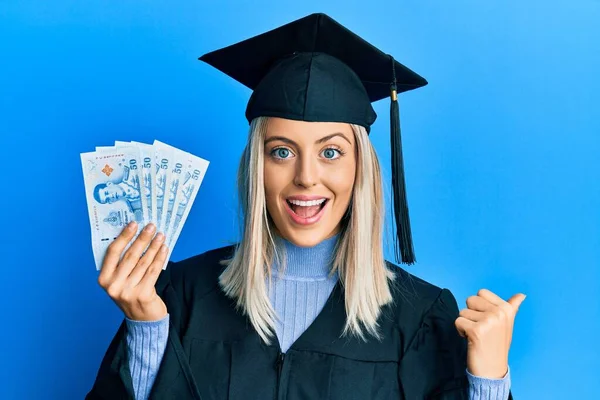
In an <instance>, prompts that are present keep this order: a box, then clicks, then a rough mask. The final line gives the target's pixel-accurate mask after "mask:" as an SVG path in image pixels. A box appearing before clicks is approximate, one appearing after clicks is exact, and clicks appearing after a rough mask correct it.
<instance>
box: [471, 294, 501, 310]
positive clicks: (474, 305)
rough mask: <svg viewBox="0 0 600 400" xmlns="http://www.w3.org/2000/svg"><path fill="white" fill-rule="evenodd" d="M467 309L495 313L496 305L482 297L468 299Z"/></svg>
mask: <svg viewBox="0 0 600 400" xmlns="http://www.w3.org/2000/svg"><path fill="white" fill-rule="evenodd" d="M467 307H468V308H470V309H471V310H475V311H494V310H495V309H496V307H497V306H496V305H495V304H492V303H490V302H489V301H488V300H486V299H484V298H483V297H480V296H469V297H467Z"/></svg>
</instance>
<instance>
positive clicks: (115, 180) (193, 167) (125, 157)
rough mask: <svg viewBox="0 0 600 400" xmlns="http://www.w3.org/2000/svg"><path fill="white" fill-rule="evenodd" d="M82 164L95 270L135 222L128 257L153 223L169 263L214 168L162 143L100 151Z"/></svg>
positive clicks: (125, 144) (123, 144) (84, 158)
mask: <svg viewBox="0 0 600 400" xmlns="http://www.w3.org/2000/svg"><path fill="white" fill-rule="evenodd" d="M81 162H82V167H83V176H84V184H85V191H86V201H87V205H88V214H89V220H90V226H91V230H92V250H93V253H94V261H95V263H96V269H98V270H99V269H101V267H102V262H103V260H104V256H105V254H106V249H107V248H108V245H109V244H110V243H112V241H113V240H114V239H115V238H116V237H117V236H118V235H119V234H120V233H121V231H122V230H123V228H124V227H125V226H126V225H127V224H128V223H129V222H130V221H132V220H134V221H136V222H137V223H138V232H137V233H136V235H135V236H134V238H133V240H131V241H130V243H129V244H128V245H127V246H126V248H125V250H124V251H126V250H127V249H128V248H129V246H130V245H131V243H133V241H134V240H135V238H136V237H137V235H139V233H140V232H141V229H143V227H144V226H145V225H146V224H148V223H153V224H155V225H156V227H157V230H156V232H163V234H164V235H165V244H166V245H167V246H168V247H169V253H168V257H167V262H168V260H169V258H170V256H171V252H172V251H173V248H174V247H175V244H176V243H177V239H178V238H179V235H180V234H181V230H182V228H183V225H184V223H185V221H186V219H187V216H188V214H189V212H190V209H191V206H192V204H193V202H194V200H195V198H196V195H197V193H198V190H199V188H200V184H201V183H202V179H203V178H204V174H205V173H206V170H207V168H208V165H209V162H208V161H206V160H204V159H202V158H200V157H197V156H194V155H192V154H190V153H188V152H185V151H183V150H179V149H177V148H175V147H173V146H170V145H168V144H166V143H163V142H160V141H158V140H156V141H154V143H153V144H151V145H150V144H146V143H140V142H123V141H116V142H115V144H114V146H97V147H96V151H95V152H90V153H82V154H81ZM167 262H165V264H164V266H163V269H164V268H166V266H167Z"/></svg>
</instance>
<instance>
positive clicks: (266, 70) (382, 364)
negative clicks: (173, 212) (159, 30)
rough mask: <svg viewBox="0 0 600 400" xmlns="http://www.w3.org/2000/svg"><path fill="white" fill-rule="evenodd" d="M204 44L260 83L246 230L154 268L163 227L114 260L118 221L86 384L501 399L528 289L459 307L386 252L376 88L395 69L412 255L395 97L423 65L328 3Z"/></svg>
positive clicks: (137, 393)
mask: <svg viewBox="0 0 600 400" xmlns="http://www.w3.org/2000/svg"><path fill="white" fill-rule="evenodd" d="M251 55H254V56H251ZM201 59H202V60H203V61H206V62H207V63H209V64H211V65H213V66H215V67H216V68H218V69H220V70H221V71H223V72H225V73H227V74H228V75H230V76H232V77H233V78H235V79H237V80H238V81H240V82H242V83H244V84H246V85H247V86H249V87H251V88H252V89H253V90H254V92H253V94H252V97H251V98H250V101H249V103H248V108H247V111H246V117H247V119H248V121H249V122H250V134H249V137H248V144H247V146H246V148H245V150H244V153H243V156H242V160H241V162H240V168H239V192H240V199H241V203H242V210H243V214H244V221H243V229H242V240H241V241H240V242H239V243H238V244H237V245H235V246H228V247H224V248H220V249H216V250H212V251H208V252H206V253H204V254H201V255H198V256H195V257H192V258H190V259H187V260H184V261H181V262H177V263H169V266H168V267H167V269H166V270H164V271H161V266H162V265H163V264H164V262H165V258H166V254H167V251H166V248H165V246H164V244H162V241H163V240H164V238H163V236H162V234H160V233H159V234H157V235H156V236H155V235H154V234H155V228H154V227H153V226H151V225H149V226H148V227H147V228H146V230H145V231H144V232H143V233H142V234H141V235H140V236H139V237H138V238H137V239H136V240H135V241H134V242H133V244H132V246H131V247H130V248H129V249H128V250H127V251H126V252H125V253H124V256H123V258H122V260H121V261H119V260H120V258H121V255H122V253H123V251H124V249H125V248H126V245H127V244H128V243H129V242H130V241H131V240H132V239H133V237H134V234H135V232H136V227H135V226H131V227H128V228H127V229H125V230H124V231H123V233H122V234H121V235H120V236H119V237H118V238H117V239H116V240H115V241H114V242H113V243H112V244H111V246H110V248H109V251H108V252H107V255H106V257H105V260H104V263H103V267H102V272H101V273H100V276H99V278H98V281H99V283H100V285H101V286H102V287H103V288H104V289H106V291H107V292H108V294H109V296H110V297H111V298H113V299H114V300H115V301H116V302H117V304H118V305H119V307H120V308H121V309H122V310H123V311H124V313H125V316H126V319H125V321H124V322H123V324H122V325H121V328H120V329H119V331H118V332H117V334H116V336H115V338H114V339H113V341H112V343H111V344H110V346H109V349H108V351H107V353H106V355H105V357H104V360H103V362H102V365H101V367H100V370H99V373H98V376H97V379H96V382H95V384H94V386H93V388H92V390H91V391H90V393H89V394H88V398H90V399H114V398H134V397H135V398H147V397H148V396H149V397H150V398H153V399H200V398H201V399H273V398H275V399H325V398H328V399H345V400H346V399H434V398H437V399H466V398H469V396H470V398H476V399H479V398H481V399H483V398H484V397H483V396H485V398H486V399H506V398H510V392H509V387H510V376H509V370H508V347H509V346H510V338H511V334H512V324H513V320H514V316H515V314H516V310H517V309H518V306H519V304H520V302H521V301H522V299H523V296H522V295H518V296H515V297H513V298H512V299H511V300H509V302H505V301H503V300H502V299H500V298H498V297H497V296H496V295H494V294H493V293H491V292H489V291H486V290H481V291H480V292H479V293H478V296H472V297H471V298H469V302H468V303H469V309H466V310H463V311H461V313H460V316H459V313H458V308H457V304H456V300H455V298H454V296H453V295H452V293H451V292H450V291H449V290H447V289H441V288H439V287H436V286H434V285H432V284H430V283H427V282H425V281H423V280H421V279H419V278H417V277H415V276H412V275H410V274H409V273H407V272H406V271H405V270H404V269H402V268H400V267H397V266H395V265H393V264H391V263H389V262H387V261H385V260H384V258H383V234H382V232H383V220H384V218H383V210H384V204H383V198H382V182H381V173H380V168H379V163H378V160H377V157H376V154H375V152H374V149H373V147H372V146H371V144H370V141H369V138H368V134H369V131H370V126H371V124H372V123H373V122H374V121H375V117H376V116H375V112H374V111H373V108H372V106H371V102H372V101H376V100H379V99H381V98H383V97H386V96H387V95H388V93H389V87H390V84H391V85H392V87H393V92H392V113H391V116H392V147H393V159H394V161H393V163H394V166H393V187H394V209H395V216H396V222H397V226H398V241H399V244H400V250H401V253H402V261H403V262H405V263H407V264H411V263H413V262H414V255H413V254H412V240H411V237H410V226H409V220H408V210H407V206H406V201H405V193H404V178H403V171H402V158H401V151H400V132H399V125H398V121H397V104H396V98H395V95H396V91H406V90H410V89H413V88H416V87H419V86H423V85H424V84H426V81H425V80H424V79H423V78H421V77H420V76H418V75H417V74H415V73H414V72H412V71H410V70H409V69H407V68H406V67H404V66H403V65H401V64H399V63H397V62H396V61H394V60H393V59H392V58H391V57H389V56H386V55H385V54H383V53H381V52H380V51H379V50H377V49H375V48H374V47H373V46H371V45H370V44H368V43H366V42H365V41H363V40H362V39H360V38H359V37H358V36H356V35H354V34H353V33H351V32H350V31H348V30H347V29H345V28H344V27H342V26H341V25H339V24H337V23H336V22H335V21H333V20H332V19H331V18H329V17H327V16H326V15H323V14H314V15H310V16H308V17H305V18H303V19H300V20H298V21H295V22H293V23H290V24H288V25H285V26H283V27H280V28H278V29H275V30H273V31H270V32H267V33H265V34H262V35H259V36H256V37H254V38H251V39H248V40H246V41H243V42H241V43H238V44H236V45H233V46H229V47H227V48H225V49H221V50H219V51H216V52H213V53H209V54H207V55H205V56H203V57H202V58H201ZM148 246H149V247H148ZM146 248H147V250H146V251H145V253H144V250H145V249H146ZM467 339H468V340H467Z"/></svg>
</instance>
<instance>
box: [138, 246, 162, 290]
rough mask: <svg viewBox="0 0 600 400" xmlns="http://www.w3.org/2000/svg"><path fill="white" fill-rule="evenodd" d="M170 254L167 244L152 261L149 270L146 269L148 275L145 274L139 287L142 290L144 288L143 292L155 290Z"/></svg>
mask: <svg viewBox="0 0 600 400" xmlns="http://www.w3.org/2000/svg"><path fill="white" fill-rule="evenodd" d="M168 252H169V248H168V247H167V245H166V244H163V245H162V246H160V250H159V251H158V253H156V255H155V256H154V260H153V261H152V263H151V264H150V266H149V267H148V269H146V273H145V274H144V277H143V278H142V280H141V281H140V284H139V285H138V286H140V288H143V289H141V290H149V291H151V290H152V289H153V288H154V285H156V280H157V279H158V276H159V275H160V272H161V271H162V267H163V265H164V264H165V261H166V259H167V253H168Z"/></svg>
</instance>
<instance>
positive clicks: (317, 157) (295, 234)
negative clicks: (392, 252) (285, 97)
mask: <svg viewBox="0 0 600 400" xmlns="http://www.w3.org/2000/svg"><path fill="white" fill-rule="evenodd" d="M264 160H265V166H264V179H265V193H266V200H267V210H268V212H269V215H270V216H271V218H272V220H273V222H274V223H275V226H276V228H277V230H278V232H279V234H280V235H281V236H282V237H283V238H285V239H287V240H289V241H290V242H292V243H294V244H295V245H297V246H302V247H311V246H314V245H316V244H318V243H319V242H321V241H322V240H324V239H327V238H329V237H331V236H333V235H334V234H336V233H338V232H339V230H340V228H341V224H340V221H341V219H342V217H343V215H344V213H345V212H346V209H347V208H348V205H349V204H350V199H351V197H352V188H353V186H354V177H355V174H356V151H355V139H354V133H353V131H352V127H351V126H350V124H346V123H338V122H304V121H294V120H289V119H283V118H269V120H268V125H267V133H266V137H265V154H264Z"/></svg>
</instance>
